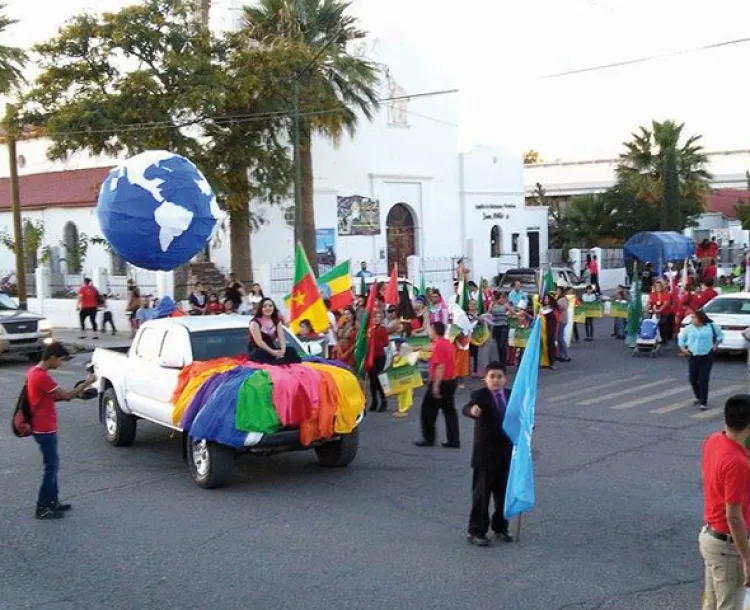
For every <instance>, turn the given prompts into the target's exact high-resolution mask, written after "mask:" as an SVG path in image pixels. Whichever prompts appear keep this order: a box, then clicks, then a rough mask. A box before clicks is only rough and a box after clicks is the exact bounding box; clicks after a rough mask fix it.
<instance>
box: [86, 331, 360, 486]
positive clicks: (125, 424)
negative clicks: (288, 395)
mask: <svg viewBox="0 0 750 610" xmlns="http://www.w3.org/2000/svg"><path fill="white" fill-rule="evenodd" d="M248 323H249V319H248V318H245V317H243V316H210V317H209V316H205V317H187V318H170V319H165V320H152V321H149V322H147V323H146V324H144V325H143V326H142V327H141V328H140V329H139V331H138V333H137V335H136V337H135V339H134V340H133V344H132V346H131V347H130V348H115V349H97V350H96V351H95V352H94V355H93V358H92V362H93V364H94V370H95V372H96V374H97V376H98V377H99V380H98V391H99V419H100V422H101V423H102V424H103V425H104V429H105V435H106V438H107V440H108V441H109V442H110V443H111V444H113V445H115V446H129V445H132V444H133V443H134V441H135V436H136V428H137V422H138V420H141V419H145V420H148V421H151V422H153V423H156V424H157V425H160V426H163V427H165V428H170V429H172V430H177V431H179V432H182V435H183V458H184V459H185V460H186V462H187V463H188V466H189V469H190V473H191V475H192V477H193V479H194V480H195V482H196V483H197V484H198V485H200V486H201V487H206V488H210V487H218V486H221V485H223V484H224V483H226V482H227V480H228V478H229V476H230V475H231V471H232V468H233V463H234V459H235V457H236V456H237V455H238V454H240V453H250V454H256V455H257V454H260V455H271V454H274V453H279V452H283V451H300V450H306V449H313V450H314V451H315V452H316V454H317V457H318V461H319V463H320V464H321V465H322V466H329V467H337V466H346V465H348V464H349V463H350V462H351V461H352V460H353V459H354V458H355V456H356V454H357V449H358V445H359V435H358V424H359V423H360V421H361V420H362V417H363V414H364V413H363V412H362V413H360V414H359V416H358V418H357V421H356V425H355V427H354V428H353V430H352V431H351V433H348V434H338V435H334V436H331V437H329V438H326V439H324V440H317V441H315V442H312V443H310V444H309V445H307V446H305V445H303V444H302V442H301V440H300V430H299V428H298V427H290V426H287V427H284V428H282V429H280V430H278V431H277V432H272V433H265V434H264V433H260V432H250V433H248V434H247V437H246V438H245V440H244V444H243V446H241V447H237V446H228V445H225V444H222V443H219V442H214V440H212V439H211V438H209V439H203V438H193V437H192V436H191V435H190V434H188V433H187V432H185V431H184V430H183V429H182V428H181V427H180V426H179V425H175V423H174V422H173V420H172V416H173V407H174V405H172V403H171V399H172V394H173V393H174V391H175V388H176V387H177V383H178V378H179V375H180V372H181V370H182V369H183V368H184V367H185V366H187V365H189V364H191V363H192V362H193V355H194V354H195V355H196V356H199V358H196V360H212V359H216V358H221V357H234V356H235V355H237V349H239V346H243V349H244V344H245V342H246V340H247V339H246V337H247V324H248ZM287 343H288V344H291V345H294V346H295V347H297V348H298V349H301V348H300V346H299V344H298V343H297V342H296V338H294V337H293V336H292V335H291V334H290V335H288V336H287ZM212 350H213V351H212ZM206 356H208V357H206ZM240 374H241V373H240ZM217 400H218V399H217ZM217 404H220V405H221V404H230V403H222V402H219V403H217ZM266 404H267V403H266ZM362 404H363V405H364V400H363V401H362ZM350 421H352V420H350ZM232 438H233V439H234V440H230V441H225V442H229V443H233V442H234V441H235V440H236V438H237V437H236V435H235V436H234V437H232ZM236 444H242V437H240V442H239V443H236Z"/></svg>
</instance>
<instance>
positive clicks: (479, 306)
mask: <svg viewBox="0 0 750 610" xmlns="http://www.w3.org/2000/svg"><path fill="white" fill-rule="evenodd" d="M482 284H484V278H479V294H478V295H477V315H478V316H481V315H483V314H484V292H483V291H482Z"/></svg>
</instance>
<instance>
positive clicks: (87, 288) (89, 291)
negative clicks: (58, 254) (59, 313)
mask: <svg viewBox="0 0 750 610" xmlns="http://www.w3.org/2000/svg"><path fill="white" fill-rule="evenodd" d="M98 309H99V291H98V290H97V289H96V288H94V285H93V284H92V283H91V280H90V279H89V278H87V277H86V278H83V286H81V287H80V288H79V289H78V318H79V320H80V322H81V337H80V338H81V339H85V338H86V319H87V318H88V319H90V320H91V328H92V329H93V331H94V339H98V338H99V335H98V332H99V329H98V328H97V326H96V312H97V311H98Z"/></svg>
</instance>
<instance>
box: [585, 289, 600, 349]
mask: <svg viewBox="0 0 750 610" xmlns="http://www.w3.org/2000/svg"><path fill="white" fill-rule="evenodd" d="M597 299H598V297H597V295H596V293H595V292H594V287H593V286H591V285H590V284H589V285H588V286H586V291H585V292H584V293H583V294H582V295H581V301H583V302H584V303H596V301H597ZM585 340H586V341H593V340H594V318H589V317H588V316H586V339H585Z"/></svg>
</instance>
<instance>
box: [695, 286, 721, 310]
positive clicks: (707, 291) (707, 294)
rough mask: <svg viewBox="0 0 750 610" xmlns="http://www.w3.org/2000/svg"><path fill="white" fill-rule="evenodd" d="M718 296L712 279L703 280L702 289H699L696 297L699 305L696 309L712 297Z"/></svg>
mask: <svg viewBox="0 0 750 610" xmlns="http://www.w3.org/2000/svg"><path fill="white" fill-rule="evenodd" d="M717 296H719V293H718V292H716V290H714V280H712V279H708V280H705V281H704V282H703V290H701V291H700V294H699V295H698V298H699V299H700V306H699V307H698V309H700V308H701V307H703V306H704V305H705V304H706V303H708V302H709V301H710V300H711V299H713V298H714V297H717Z"/></svg>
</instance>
